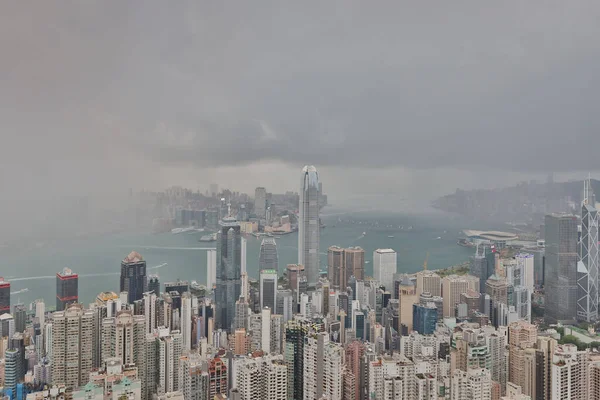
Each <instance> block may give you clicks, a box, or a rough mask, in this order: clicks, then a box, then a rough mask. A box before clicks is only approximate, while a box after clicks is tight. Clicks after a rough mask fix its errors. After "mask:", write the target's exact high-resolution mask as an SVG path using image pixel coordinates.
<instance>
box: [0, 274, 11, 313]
mask: <svg viewBox="0 0 600 400" xmlns="http://www.w3.org/2000/svg"><path fill="white" fill-rule="evenodd" d="M9 312H10V283H8V282H7V281H5V280H4V278H2V277H0V315H2V314H6V313H9Z"/></svg>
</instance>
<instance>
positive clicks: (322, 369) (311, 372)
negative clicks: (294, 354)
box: [303, 332, 344, 399]
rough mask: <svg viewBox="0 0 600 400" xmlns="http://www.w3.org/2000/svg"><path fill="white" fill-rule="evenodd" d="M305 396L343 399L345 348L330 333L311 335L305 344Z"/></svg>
mask: <svg viewBox="0 0 600 400" xmlns="http://www.w3.org/2000/svg"><path fill="white" fill-rule="evenodd" d="M303 364H304V365H303V375H304V376H303V377H304V398H305V399H321V398H326V399H341V398H342V368H343V365H344V349H343V348H342V347H341V346H340V345H338V344H336V343H333V342H330V341H329V334H328V333H325V332H319V333H317V334H315V335H310V336H309V337H308V338H307V340H306V344H305V345H304V363H303Z"/></svg>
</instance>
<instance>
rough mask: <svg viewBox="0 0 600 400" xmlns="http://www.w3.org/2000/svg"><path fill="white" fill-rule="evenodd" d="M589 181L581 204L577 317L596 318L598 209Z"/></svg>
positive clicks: (585, 186) (584, 318)
mask: <svg viewBox="0 0 600 400" xmlns="http://www.w3.org/2000/svg"><path fill="white" fill-rule="evenodd" d="M594 198H595V196H594V192H593V190H592V185H591V181H590V179H589V178H588V179H587V180H585V181H584V189H583V202H582V205H581V241H580V242H579V261H578V263H577V286H578V296H577V319H579V320H582V321H586V322H594V321H597V320H598V268H599V267H598V211H597V210H596V207H595V204H594Z"/></svg>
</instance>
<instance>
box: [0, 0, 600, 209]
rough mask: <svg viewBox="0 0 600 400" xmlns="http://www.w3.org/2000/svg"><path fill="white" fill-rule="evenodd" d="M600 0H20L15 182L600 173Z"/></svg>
mask: <svg viewBox="0 0 600 400" xmlns="http://www.w3.org/2000/svg"><path fill="white" fill-rule="evenodd" d="M599 38H600V3H599V2H598V1H597V0H589V1H579V0H573V1H564V0H561V1H546V2H538V1H522V0H520V1H481V0H473V1H436V2H423V1H410V2H409V1H398V0H396V1H377V2H367V1H349V0H345V1H326V2H323V1H301V2H286V1H184V0H179V1H143V2H140V1H136V2H134V1H93V0H86V1H72V2H69V1H22V0H20V1H3V2H0V60H1V61H0V137H1V139H2V145H1V146H0V179H1V183H2V195H3V196H5V197H6V196H9V197H13V198H22V197H26V196H31V195H32V194H33V193H37V195H40V193H42V195H40V196H53V197H56V196H59V195H61V194H74V193H95V194H98V193H112V192H113V191H119V190H123V189H125V188H129V187H133V188H135V189H141V188H150V189H162V188H165V187H167V186H169V185H183V186H188V187H192V188H200V189H201V190H204V189H206V188H207V187H208V184H210V183H211V182H217V183H219V184H220V185H221V187H223V186H226V187H231V188H235V189H239V190H244V191H253V188H254V187H255V186H258V185H260V186H266V187H267V188H268V189H269V190H271V191H275V192H278V191H284V190H297V187H298V185H299V182H300V178H299V172H300V169H301V167H302V165H304V164H306V163H310V164H314V165H315V166H317V168H318V169H319V171H320V175H321V180H322V181H323V182H324V185H325V188H326V191H327V192H328V193H329V194H330V198H331V199H332V201H333V202H334V203H336V202H337V203H342V202H343V200H344V199H345V200H348V199H351V197H349V196H358V195H364V194H369V193H374V192H375V193H376V192H379V193H386V194H398V195H400V196H406V197H409V198H427V199H429V198H431V197H432V196H434V195H439V194H444V193H446V192H448V191H450V192H452V191H454V190H455V188H457V187H463V188H474V187H493V186H505V185H509V184H512V183H514V182H516V181H519V180H522V179H529V178H540V177H541V179H544V177H545V176H546V175H547V174H548V173H549V172H554V173H556V174H557V175H558V176H565V177H570V176H578V174H583V173H584V171H585V174H587V171H592V172H593V171H596V170H600V168H599V167H598V165H599V161H600V155H599V151H598V150H599V149H600V112H599V111H600V101H599V100H600V99H599V97H600V95H599V94H600V72H599V71H600V40H599Z"/></svg>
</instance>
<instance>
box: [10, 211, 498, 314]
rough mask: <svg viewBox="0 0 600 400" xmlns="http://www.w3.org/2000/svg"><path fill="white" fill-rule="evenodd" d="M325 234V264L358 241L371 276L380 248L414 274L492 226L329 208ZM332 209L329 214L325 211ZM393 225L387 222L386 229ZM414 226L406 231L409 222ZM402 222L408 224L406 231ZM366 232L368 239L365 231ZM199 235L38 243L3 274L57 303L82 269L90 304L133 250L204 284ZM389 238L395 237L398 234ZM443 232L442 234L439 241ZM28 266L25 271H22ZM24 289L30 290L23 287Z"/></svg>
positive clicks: (113, 285)
mask: <svg viewBox="0 0 600 400" xmlns="http://www.w3.org/2000/svg"><path fill="white" fill-rule="evenodd" d="M327 211H329V212H326V213H325V214H326V215H325V216H324V217H323V222H324V223H325V224H326V225H327V226H326V228H324V229H323V230H322V232H321V243H320V248H321V269H322V270H325V269H326V265H327V256H326V254H327V248H328V247H329V246H332V245H339V246H346V247H348V246H360V247H362V248H363V249H365V252H366V260H367V261H369V263H368V264H366V265H365V272H366V273H367V274H368V275H371V273H372V264H371V262H370V261H371V260H372V253H373V250H375V249H376V248H379V247H390V248H393V249H395V250H396V251H398V272H409V273H410V272H415V271H417V270H419V269H421V268H422V264H423V261H424V259H425V256H426V254H427V252H429V260H428V265H429V269H439V268H446V267H448V266H451V265H456V264H458V263H461V262H464V261H467V260H468V258H469V257H470V256H471V255H472V249H468V248H464V247H460V246H457V244H456V241H457V239H458V237H459V236H460V231H461V230H462V229H466V228H481V229H491V228H492V227H490V226H489V225H485V226H482V225H476V226H475V225H473V222H472V221H469V220H467V219H465V218H462V217H457V216H453V215H450V214H445V213H441V212H434V211H432V212H431V213H428V214H417V215H409V214H401V213H381V212H373V211H370V212H366V211H362V212H357V213H352V212H347V211H342V210H340V211H339V212H337V211H336V210H335V209H331V210H327ZM327 214H329V215H327ZM388 226H389V227H388ZM411 226H412V227H413V228H412V230H408V228H409V227H411ZM400 227H403V229H401V228H400ZM363 232H365V233H366V235H365V236H363V235H362V233H363ZM202 235H203V233H202V232H193V233H183V234H178V235H173V234H171V233H161V234H152V233H123V234H111V235H102V236H97V237H93V238H81V239H72V240H64V241H59V242H54V243H52V244H48V245H44V244H41V243H40V244H37V245H36V244H33V245H32V246H29V249H28V250H27V251H26V253H25V254H24V252H23V251H18V252H17V251H11V250H10V249H6V248H5V249H2V250H1V251H0V263H1V264H2V265H4V266H6V267H5V268H3V274H4V276H5V278H7V280H9V281H10V282H11V284H12V291H13V293H15V292H18V293H15V294H13V295H12V303H13V304H16V303H17V302H22V303H25V304H27V303H29V302H31V301H33V300H35V299H38V298H43V299H44V300H45V301H46V304H48V305H53V304H54V296H55V283H54V280H55V274H56V272H59V271H61V270H62V269H63V268H64V267H68V268H71V269H72V270H73V271H75V272H76V273H78V274H79V276H80V279H79V285H80V301H82V302H83V303H84V304H86V303H89V302H92V301H93V300H94V298H95V297H96V295H97V294H98V293H99V292H101V291H106V290H112V291H115V292H118V289H119V272H120V269H119V268H120V262H121V260H122V259H123V258H124V257H125V256H126V255H127V254H128V253H129V252H130V251H131V250H135V251H138V252H139V253H140V254H142V256H143V257H144V259H145V260H146V261H147V264H148V273H149V274H158V275H159V277H160V281H161V283H164V282H167V281H174V280H176V279H182V280H189V281H192V280H195V281H197V282H198V283H201V284H204V283H205V282H206V250H205V249H207V248H214V243H201V242H198V239H199V238H200V236H202ZM388 236H394V237H393V238H391V237H388ZM438 237H439V238H440V239H438ZM247 240H248V250H247V251H248V253H247V269H248V273H249V276H250V277H251V278H255V279H256V278H258V254H259V249H260V241H261V239H260V238H255V237H253V236H248V237H247ZM297 240H298V237H297V234H296V233H292V234H289V235H284V236H281V237H280V238H278V239H277V247H278V252H279V269H280V272H281V271H283V270H284V268H285V266H286V265H287V264H293V263H296V260H297V256H298V254H297ZM24 271H27V273H24ZM25 288H27V289H28V290H27V291H23V289H25Z"/></svg>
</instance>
